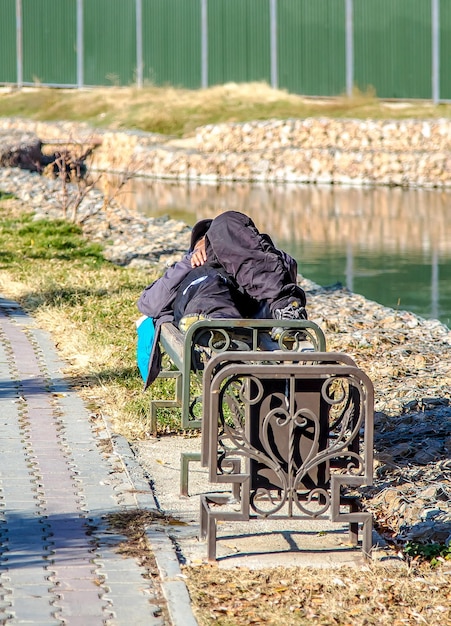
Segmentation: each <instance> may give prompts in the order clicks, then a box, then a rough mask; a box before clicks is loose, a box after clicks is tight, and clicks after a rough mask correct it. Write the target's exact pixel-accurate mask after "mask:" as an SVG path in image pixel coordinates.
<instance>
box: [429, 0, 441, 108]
mask: <svg viewBox="0 0 451 626" xmlns="http://www.w3.org/2000/svg"><path fill="white" fill-rule="evenodd" d="M431 21H432V68H431V71H432V100H433V101H434V104H437V103H438V102H439V100H440V0H431Z"/></svg>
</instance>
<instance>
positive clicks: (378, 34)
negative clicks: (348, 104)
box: [354, 0, 432, 98]
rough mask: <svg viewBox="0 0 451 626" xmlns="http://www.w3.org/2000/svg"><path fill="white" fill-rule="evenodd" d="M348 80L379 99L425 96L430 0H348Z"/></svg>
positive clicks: (428, 85) (429, 59)
mask: <svg viewBox="0 0 451 626" xmlns="http://www.w3.org/2000/svg"><path fill="white" fill-rule="evenodd" d="M354 33H355V35H354V59H355V68H354V79H355V84H356V85H357V86H358V87H359V88H360V89H361V90H362V91H366V90H367V89H368V88H369V87H372V88H374V90H375V92H376V95H377V96H378V97H380V98H431V97H432V93H431V89H432V88H431V65H432V38H431V0H396V1H394V0H358V1H355V2H354Z"/></svg>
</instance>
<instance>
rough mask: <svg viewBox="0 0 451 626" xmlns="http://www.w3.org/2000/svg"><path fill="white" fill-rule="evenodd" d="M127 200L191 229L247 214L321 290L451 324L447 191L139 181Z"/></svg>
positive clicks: (450, 222)
mask: <svg viewBox="0 0 451 626" xmlns="http://www.w3.org/2000/svg"><path fill="white" fill-rule="evenodd" d="M125 201H126V204H127V205H128V206H130V207H134V208H136V209H137V210H138V211H139V212H141V213H144V214H146V215H148V216H155V215H162V214H169V215H170V216H171V217H173V218H176V219H182V220H184V221H186V222H187V223H189V224H194V222H195V221H196V220H198V219H201V218H203V217H211V216H214V215H217V214H219V213H221V212H223V211H225V210H228V209H235V210H238V211H243V212H245V213H247V214H249V215H250V216H251V217H252V219H253V220H254V221H255V223H256V225H257V226H258V227H259V228H260V229H261V230H264V231H266V232H268V233H269V234H270V235H271V236H272V237H273V238H274V239H275V241H276V242H277V244H278V245H279V246H280V247H283V248H285V249H286V250H287V251H289V252H290V253H291V254H292V255H293V256H294V257H295V258H296V259H297V260H298V263H299V269H300V271H301V272H302V273H303V274H304V275H305V276H307V277H308V278H311V279H312V280H314V281H315V282H317V283H319V284H322V285H326V284H331V283H334V282H337V281H339V282H342V283H343V284H346V286H347V287H348V288H349V289H351V290H353V291H355V292H358V293H362V294H363V295H365V296H366V297H368V298H371V299H373V300H377V301H378V302H381V303H382V304H385V305H387V306H390V307H393V308H397V307H399V308H402V309H408V310H412V311H414V312H415V313H418V314H419V315H422V316H424V317H428V318H439V319H441V320H442V321H443V322H444V323H446V324H447V325H448V326H449V325H450V317H451V281H450V278H451V220H450V219H449V215H450V213H451V194H449V193H446V192H444V191H442V190H435V189H409V190H406V189H400V188H386V187H378V188H357V187H342V186H324V187H321V186H313V185H305V186H302V185H258V184H221V185H208V184H193V183H190V184H175V183H164V182H155V181H150V180H134V181H131V184H130V187H129V189H128V190H127V195H126V196H125Z"/></svg>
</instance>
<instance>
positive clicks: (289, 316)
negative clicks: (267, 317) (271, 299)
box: [271, 300, 307, 341]
mask: <svg viewBox="0 0 451 626" xmlns="http://www.w3.org/2000/svg"><path fill="white" fill-rule="evenodd" d="M273 316H274V319H276V320H306V319H307V312H306V310H305V308H304V307H303V306H302V304H301V303H300V302H299V300H292V301H291V302H290V303H288V304H287V305H286V306H285V307H283V308H281V309H274V311H273ZM288 330H289V328H288V327H283V326H275V327H274V328H273V329H272V331H271V339H273V340H274V341H278V340H279V338H280V335H281V334H282V333H283V332H284V331H288Z"/></svg>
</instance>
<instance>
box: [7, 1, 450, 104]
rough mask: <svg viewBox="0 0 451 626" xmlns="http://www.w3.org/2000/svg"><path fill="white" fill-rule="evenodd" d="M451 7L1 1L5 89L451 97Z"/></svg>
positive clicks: (430, 4)
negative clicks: (263, 88)
mask: <svg viewBox="0 0 451 626" xmlns="http://www.w3.org/2000/svg"><path fill="white" fill-rule="evenodd" d="M450 59H451V0H57V1H56V2H55V1H54V0H0V83H2V84H16V85H19V86H21V85H35V84H40V85H50V86H55V87H59V86H60V87H62V86H72V87H83V86H101V85H137V86H138V87H141V86H143V85H145V84H154V85H173V86H175V87H185V88H189V89H197V88H200V87H208V86H210V85H215V84H223V83H226V82H252V81H264V82H267V83H268V84H270V85H271V86H273V87H275V88H283V89H286V90H287V91H289V92H292V93H299V94H304V95H311V96H336V95H341V94H344V93H348V94H350V93H351V92H352V90H353V89H354V88H355V87H358V88H359V89H360V90H361V91H366V90H368V89H371V90H373V91H374V92H375V94H376V95H377V96H378V97H380V98H402V99H406V98H422V99H432V100H434V101H436V102H439V101H448V100H451V71H450Z"/></svg>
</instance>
